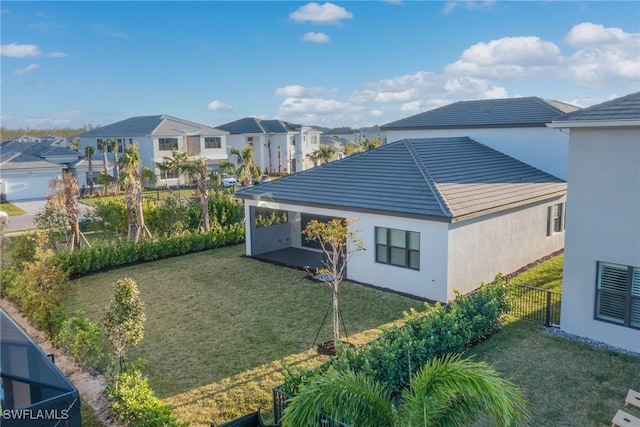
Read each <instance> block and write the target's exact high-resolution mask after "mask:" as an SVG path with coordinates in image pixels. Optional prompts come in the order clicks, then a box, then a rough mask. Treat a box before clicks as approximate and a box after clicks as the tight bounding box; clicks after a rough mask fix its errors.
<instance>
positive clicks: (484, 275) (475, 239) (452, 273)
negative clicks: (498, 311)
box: [447, 197, 566, 300]
mask: <svg viewBox="0 0 640 427" xmlns="http://www.w3.org/2000/svg"><path fill="white" fill-rule="evenodd" d="M565 201H566V198H565V197H556V198H554V199H550V200H543V201H540V202H538V203H537V204H533V205H529V206H524V207H518V208H513V209H510V210H507V211H501V212H499V213H494V214H490V215H487V216H482V217H478V218H473V219H469V220H466V221H459V222H455V223H453V224H450V225H449V248H448V249H449V250H448V259H449V264H448V275H447V276H448V279H449V293H448V295H447V298H448V299H449V300H451V299H453V298H454V294H453V290H454V289H455V290H458V291H460V292H462V293H463V294H465V293H468V292H470V291H472V290H474V289H476V288H477V287H478V286H479V285H480V283H481V282H485V283H488V282H490V281H492V280H493V278H494V277H495V276H496V274H497V273H503V274H509V273H512V272H514V271H516V270H518V269H519V268H522V267H524V266H525V265H527V264H529V263H531V262H534V261H536V260H538V259H540V258H542V257H544V256H547V255H549V254H551V253H553V252H556V251H558V250H560V249H562V248H563V247H564V231H561V232H557V233H551V235H549V236H547V221H548V219H547V212H548V209H549V207H551V206H553V205H555V204H559V203H565ZM563 225H564V224H563ZM563 228H564V227H563Z"/></svg>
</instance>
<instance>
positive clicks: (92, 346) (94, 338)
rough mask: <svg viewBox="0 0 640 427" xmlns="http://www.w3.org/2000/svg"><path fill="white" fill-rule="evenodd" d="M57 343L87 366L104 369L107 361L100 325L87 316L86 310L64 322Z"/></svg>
mask: <svg viewBox="0 0 640 427" xmlns="http://www.w3.org/2000/svg"><path fill="white" fill-rule="evenodd" d="M56 344H57V345H59V346H61V347H62V348H63V349H64V350H65V351H66V352H67V353H69V354H71V355H72V356H73V357H74V358H75V359H76V361H77V362H78V363H82V364H84V365H85V366H92V367H95V368H100V369H102V368H104V367H105V364H106V363H107V361H106V360H105V356H104V354H105V353H104V352H103V341H102V333H101V332H100V326H98V324H97V323H95V322H93V321H92V320H91V319H89V318H88V317H87V316H85V314H84V311H80V312H78V313H77V314H76V315H75V316H73V317H69V318H67V319H66V320H65V321H64V322H63V323H62V327H61V328H60V331H59V332H58V335H57V337H56Z"/></svg>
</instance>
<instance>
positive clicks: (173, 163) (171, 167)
mask: <svg viewBox="0 0 640 427" xmlns="http://www.w3.org/2000/svg"><path fill="white" fill-rule="evenodd" d="M162 160H163V162H166V164H167V167H168V171H169V172H174V173H176V175H177V177H178V179H177V183H176V187H177V188H178V200H180V199H181V197H180V196H181V194H180V186H181V184H180V176H181V175H182V174H183V173H184V168H185V165H186V164H187V162H188V161H189V155H188V154H187V153H185V152H184V151H180V150H172V151H171V157H163V158H162Z"/></svg>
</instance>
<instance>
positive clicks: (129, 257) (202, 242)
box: [56, 223, 244, 276]
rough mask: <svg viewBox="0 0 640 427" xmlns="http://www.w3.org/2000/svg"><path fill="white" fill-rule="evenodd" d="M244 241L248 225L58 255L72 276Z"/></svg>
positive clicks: (229, 226) (236, 225) (96, 246)
mask: <svg viewBox="0 0 640 427" xmlns="http://www.w3.org/2000/svg"><path fill="white" fill-rule="evenodd" d="M242 241H244V224H242V223H239V224H233V225H228V226H226V227H214V228H212V229H211V231H209V232H208V233H204V232H200V231H196V232H188V231H186V232H184V233H183V234H181V235H178V236H169V237H161V238H159V239H155V240H141V241H140V242H138V243H132V242H131V241H121V242H119V243H115V244H111V245H95V246H93V247H90V248H89V247H85V248H81V249H78V250H76V251H70V252H63V253H59V254H57V255H56V257H57V258H58V261H59V262H60V265H61V266H62V267H63V268H64V269H66V271H68V272H69V274H70V275H71V276H79V275H82V274H86V273H90V272H95V271H99V270H103V269H105V268H110V267H116V266H120V265H124V264H131V263H136V262H142V261H155V260H158V259H163V258H169V257H173V256H178V255H184V254H187V253H191V252H199V251H204V250H208V249H214V248H217V247H220V246H226V245H232V244H237V243H240V242H242Z"/></svg>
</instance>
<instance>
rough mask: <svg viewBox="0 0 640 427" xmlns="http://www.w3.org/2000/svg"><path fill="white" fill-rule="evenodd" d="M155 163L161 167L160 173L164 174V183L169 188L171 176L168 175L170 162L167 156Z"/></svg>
mask: <svg viewBox="0 0 640 427" xmlns="http://www.w3.org/2000/svg"><path fill="white" fill-rule="evenodd" d="M155 163H156V167H157V168H158V169H160V174H164V185H165V187H167V189H169V177H168V176H167V175H168V174H169V162H168V161H167V158H166V157H165V158H164V159H162V161H161V162H155Z"/></svg>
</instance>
